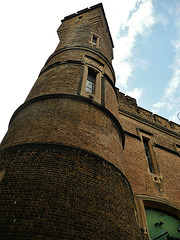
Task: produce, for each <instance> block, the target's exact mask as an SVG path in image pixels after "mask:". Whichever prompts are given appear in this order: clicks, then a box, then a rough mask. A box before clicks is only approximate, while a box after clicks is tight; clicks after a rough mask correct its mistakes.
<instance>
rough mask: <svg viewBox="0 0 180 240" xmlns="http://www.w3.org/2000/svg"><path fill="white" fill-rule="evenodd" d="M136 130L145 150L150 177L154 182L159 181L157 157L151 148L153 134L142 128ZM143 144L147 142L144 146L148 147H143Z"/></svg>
mask: <svg viewBox="0 0 180 240" xmlns="http://www.w3.org/2000/svg"><path fill="white" fill-rule="evenodd" d="M138 131H139V135H140V138H141V142H142V143H143V147H144V152H145V156H146V160H147V165H148V172H149V173H150V174H151V176H152V179H153V180H154V181H155V182H157V183H160V182H161V179H162V177H161V174H160V171H159V167H158V163H157V159H156V156H155V152H154V149H153V145H154V140H153V134H151V133H149V132H147V131H144V130H142V129H138ZM145 142H146V143H145ZM145 144H147V145H146V147H148V149H145ZM147 151H148V153H149V156H147V155H148V153H147ZM148 157H150V159H148Z"/></svg>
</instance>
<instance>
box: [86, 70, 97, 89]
mask: <svg viewBox="0 0 180 240" xmlns="http://www.w3.org/2000/svg"><path fill="white" fill-rule="evenodd" d="M96 75H97V73H96V72H95V71H94V70H93V69H91V68H89V69H88V75H87V81H86V92H89V93H94V91H95V83H96Z"/></svg>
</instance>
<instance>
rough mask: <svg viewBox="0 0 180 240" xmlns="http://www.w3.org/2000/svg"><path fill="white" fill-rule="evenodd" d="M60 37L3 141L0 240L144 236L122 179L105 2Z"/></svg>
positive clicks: (68, 21) (77, 17)
mask: <svg viewBox="0 0 180 240" xmlns="http://www.w3.org/2000/svg"><path fill="white" fill-rule="evenodd" d="M58 35H59V38H60V43H59V45H58V47H57V49H56V50H55V52H54V53H53V54H52V55H51V56H50V57H49V59H48V60H47V62H46V64H45V66H44V67H43V69H42V70H41V72H40V75H39V77H38V79H37V81H36V83H35V85H34V86H33V88H32V90H31V91H30V93H29V95H28V97H27V99H26V101H25V102H24V104H22V105H21V106H20V107H19V108H18V109H17V110H16V111H15V113H14V115H13V116H12V118H11V121H10V125H9V129H8V132H7V134H6V136H5V137H4V139H3V141H2V143H1V147H0V149H1V155H0V158H1V164H2V167H3V171H4V173H5V174H4V176H3V177H2V181H1V185H2V188H1V189H2V190H1V208H2V209H1V216H0V221H1V225H0V228H1V230H0V237H1V239H96V240H97V239H113V240H115V239H128V240H131V239H132V240H134V239H142V238H141V233H140V229H139V226H138V223H137V220H136V212H135V205H134V200H133V194H132V190H131V187H130V184H129V183H128V181H127V179H126V177H125V176H124V174H123V164H122V161H123V146H124V142H125V137H124V132H123V130H122V127H121V125H120V122H119V120H118V103H117V96H116V91H115V74H114V70H113V67H112V59H113V51H112V48H113V42H112V38H111V35H110V32H109V28H108V24H107V21H106V17H105V14H104V10H103V7H102V4H98V5H95V6H93V7H91V8H87V9H84V10H82V11H79V12H78V13H76V14H72V15H70V16H68V17H65V18H64V19H63V20H62V24H61V26H60V28H59V29H58ZM2 213H3V215H2Z"/></svg>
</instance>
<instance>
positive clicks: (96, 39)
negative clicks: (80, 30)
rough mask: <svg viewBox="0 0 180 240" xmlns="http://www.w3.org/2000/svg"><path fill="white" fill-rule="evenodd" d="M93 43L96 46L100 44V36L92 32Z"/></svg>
mask: <svg viewBox="0 0 180 240" xmlns="http://www.w3.org/2000/svg"><path fill="white" fill-rule="evenodd" d="M91 43H92V44H93V45H95V46H96V47H99V45H100V37H99V36H98V35H96V34H94V33H91Z"/></svg>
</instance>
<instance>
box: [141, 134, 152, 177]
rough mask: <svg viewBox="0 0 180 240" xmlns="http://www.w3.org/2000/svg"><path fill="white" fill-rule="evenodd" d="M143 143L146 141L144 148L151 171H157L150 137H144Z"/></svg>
mask: <svg viewBox="0 0 180 240" xmlns="http://www.w3.org/2000/svg"><path fill="white" fill-rule="evenodd" d="M143 143H144V149H145V153H146V158H147V162H148V166H149V171H150V172H151V173H155V171H154V166H153V160H152V157H151V150H150V147H149V144H150V139H149V138H146V137H143Z"/></svg>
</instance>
